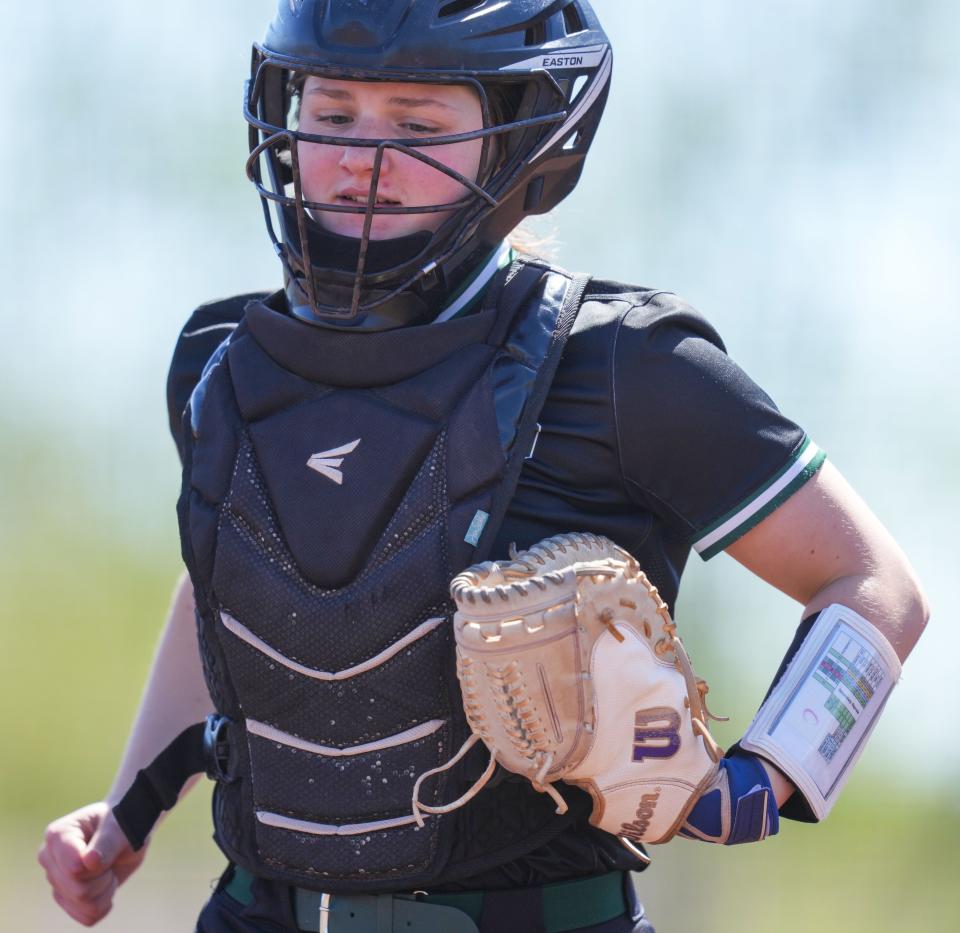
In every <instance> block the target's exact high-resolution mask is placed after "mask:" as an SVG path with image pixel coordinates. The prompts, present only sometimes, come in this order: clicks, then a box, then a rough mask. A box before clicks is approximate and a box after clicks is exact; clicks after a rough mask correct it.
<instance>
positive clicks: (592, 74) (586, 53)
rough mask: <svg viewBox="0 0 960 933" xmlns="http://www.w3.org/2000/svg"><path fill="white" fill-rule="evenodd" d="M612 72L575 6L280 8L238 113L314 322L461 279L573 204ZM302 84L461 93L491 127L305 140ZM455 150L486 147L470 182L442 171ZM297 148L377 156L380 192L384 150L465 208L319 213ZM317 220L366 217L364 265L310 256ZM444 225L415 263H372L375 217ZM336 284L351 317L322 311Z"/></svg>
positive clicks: (399, 2) (587, 14)
mask: <svg viewBox="0 0 960 933" xmlns="http://www.w3.org/2000/svg"><path fill="white" fill-rule="evenodd" d="M480 14H482V15H480ZM610 64H611V53H610V49H609V44H608V42H607V39H606V36H605V35H604V33H603V31H602V29H601V27H600V25H599V23H598V22H597V20H596V17H595V15H594V13H593V11H592V9H591V8H590V7H589V5H588V4H587V3H585V2H581V0H570V2H568V3H563V2H562V0H560V2H558V0H533V2H526V3H524V4H521V5H516V4H506V5H503V4H500V3H495V2H491V0H480V2H474V3H468V4H467V3H458V2H451V0H447V2H439V0H378V2H376V3H370V2H369V0H368V2H360V0H337V2H336V3H331V2H328V0H302V2H299V3H297V4H291V3H290V2H289V0H280V3H279V8H278V12H277V16H276V18H275V19H274V21H273V22H272V23H271V24H270V26H269V28H268V31H267V35H266V38H265V39H264V41H263V43H261V44H259V45H255V46H254V52H253V62H252V67H251V77H250V80H249V82H248V84H247V91H246V95H245V108H244V109H245V116H246V119H247V121H248V123H249V125H250V152H251V154H250V158H249V160H248V163H247V171H248V175H249V177H250V178H251V180H252V181H253V182H254V184H255V186H256V187H257V190H258V192H259V194H260V196H261V199H262V201H263V207H264V214H265V218H266V221H267V228H268V232H269V235H270V237H271V240H272V241H273V243H274V246H275V248H276V250H277V252H278V254H279V256H280V258H281V260H282V262H283V263H284V266H285V269H286V274H287V276H288V278H289V277H295V278H296V279H298V280H300V281H301V282H302V285H303V287H304V291H305V293H307V294H309V295H311V297H310V302H311V303H312V304H313V306H314V311H315V313H316V314H318V315H321V316H325V315H328V316H331V317H334V318H343V317H355V316H356V315H358V314H362V313H363V312H364V311H366V310H369V309H371V308H373V307H375V306H376V305H378V304H382V303H384V302H388V301H390V300H391V299H392V297H394V296H396V295H398V294H399V293H401V292H402V291H404V290H405V289H409V288H411V287H414V286H419V287H421V288H424V287H429V286H430V284H431V283H434V282H436V283H441V284H443V283H450V282H453V281H455V280H456V278H457V275H458V271H459V270H460V269H461V267H462V266H463V264H464V263H465V262H467V261H468V259H469V257H471V256H472V255H474V254H475V253H476V252H477V250H478V249H479V248H482V247H484V246H487V247H489V246H493V245H495V244H496V243H498V242H500V241H501V240H502V239H503V238H504V237H505V236H506V235H507V234H508V233H509V232H510V231H511V230H512V229H513V228H514V227H515V226H516V225H517V224H518V223H519V222H520V221H521V220H522V219H523V218H524V217H525V216H528V215H530V214H539V213H544V212H546V211H548V210H550V209H551V208H552V207H553V206H554V205H555V204H557V203H558V202H559V201H560V200H562V198H563V197H565V196H566V195H567V194H568V193H569V192H570V191H572V190H573V187H574V186H575V185H576V182H577V180H578V178H579V175H580V171H581V168H582V162H583V158H584V157H585V155H586V152H587V150H588V148H589V145H590V142H591V141H592V139H593V135H594V133H595V131H596V126H597V123H598V122H599V118H600V114H601V113H602V110H603V106H604V103H605V100H606V95H607V91H608V86H609V76H610ZM308 75H320V76H324V77H328V78H334V79H339V80H361V81H381V82H382V81H393V82H414V83H416V82H421V83H425V84H466V85H468V86H470V87H472V88H473V89H474V90H475V91H476V92H477V94H478V96H479V97H480V101H481V106H482V110H483V114H484V126H483V128H482V129H478V130H477V131H476V132H474V133H468V134H460V135H458V136H457V137H449V138H447V137H433V138H428V139H424V138H415V139H405V140H356V139H352V138H348V137H337V136H333V135H331V136H327V135H323V136H319V135H316V134H313V135H311V134H307V133H305V132H303V131H301V129H300V127H299V126H298V125H297V122H296V119H295V117H296V112H297V111H296V107H297V103H298V102H297V91H298V89H299V88H300V87H302V83H303V80H304V79H305V77H306V76H308ZM448 139H449V142H455V141H459V142H463V141H469V140H472V139H482V140H483V151H482V153H481V164H480V170H479V172H478V176H477V178H476V179H472V178H471V179H465V178H463V176H460V175H458V174H457V173H456V172H455V171H453V170H452V169H450V168H449V167H448V166H445V165H443V164H442V163H440V162H438V161H437V160H436V159H434V158H433V156H432V153H431V148H432V147H433V146H436V145H438V144H439V145H442V144H444V142H446V141H448ZM299 143H315V144H318V145H331V146H337V147H350V146H365V147H367V148H372V149H373V150H374V163H373V165H374V173H373V174H374V178H376V177H377V171H378V167H379V165H380V164H381V161H382V159H383V157H384V154H385V153H386V152H388V151H398V152H402V153H405V154H406V155H408V156H410V157H413V158H416V159H419V160H420V161H421V162H424V163H425V164H427V165H430V166H432V167H433V168H434V169H435V170H436V171H438V172H442V173H443V174H445V175H447V176H449V177H450V178H454V179H455V180H456V181H458V182H459V184H460V186H461V187H462V188H463V189H464V190H465V191H466V194H465V196H463V197H462V198H460V199H459V200H457V201H456V203H454V204H449V203H448V204H433V205H427V206H424V207H412V208H407V207H405V206H402V205H396V204H394V205H390V204H383V203H379V204H378V203H377V200H376V189H375V186H373V185H372V186H371V193H370V197H369V198H368V200H367V203H366V204H362V203H358V204H356V205H350V204H347V203H344V202H343V200H342V199H341V201H340V203H338V204H319V203H313V202H310V201H308V200H307V199H306V198H305V197H304V194H303V187H302V184H301V179H300V178H299V168H298V150H297V146H298V144H299ZM320 211H325V212H330V213H352V214H357V215H361V216H362V217H363V224H362V230H363V233H362V234H361V236H360V237H358V238H357V239H358V240H359V242H358V245H357V249H356V250H355V255H356V264H355V265H353V266H351V267H345V266H343V265H340V264H339V262H335V261H334V259H335V258H336V257H337V256H338V255H339V252H338V251H329V250H325V249H324V250H322V251H321V253H319V254H318V253H317V252H315V250H314V249H313V244H314V241H316V240H317V230H318V229H321V228H320V225H319V224H318V223H317V220H316V217H317V214H318V212H320ZM438 211H446V212H448V213H449V214H450V216H448V217H446V218H445V219H444V220H443V221H442V222H441V223H440V224H439V225H438V226H437V228H436V229H435V230H432V231H429V234H430V235H429V237H428V240H427V241H426V242H425V243H424V245H423V248H422V249H419V250H418V251H416V253H415V254H414V255H409V254H406V253H403V255H400V254H399V253H397V254H396V260H397V261H396V262H394V263H392V264H391V263H387V264H384V263H382V262H380V261H377V260H375V259H374V254H379V255H381V256H382V255H383V251H382V250H380V249H379V248H377V247H374V246H373V244H374V243H375V242H376V241H375V240H373V238H372V236H371V231H372V230H373V221H374V219H375V218H376V217H377V216H378V215H381V214H383V215H385V214H430V213H436V212H438ZM321 232H322V231H321ZM320 239H322V236H321V238H320ZM401 252H402V251H401ZM330 285H336V286H348V287H349V288H350V289H351V292H350V293H351V296H352V297H351V301H350V302H349V306H348V307H346V308H343V307H339V306H333V305H331V304H328V303H326V302H323V301H322V300H319V299H318V297H317V296H318V294H319V293H320V292H321V291H324V290H325V287H326V286H330ZM374 296H375V297H374Z"/></svg>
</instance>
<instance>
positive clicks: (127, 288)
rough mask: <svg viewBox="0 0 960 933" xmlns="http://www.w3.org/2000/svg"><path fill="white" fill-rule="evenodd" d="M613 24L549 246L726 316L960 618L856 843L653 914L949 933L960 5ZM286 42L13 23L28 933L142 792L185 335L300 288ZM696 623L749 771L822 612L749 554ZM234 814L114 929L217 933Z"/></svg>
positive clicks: (8, 452)
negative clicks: (285, 248) (246, 91)
mask: <svg viewBox="0 0 960 933" xmlns="http://www.w3.org/2000/svg"><path fill="white" fill-rule="evenodd" d="M594 6H595V8H596V9H597V10H598V12H599V13H600V15H601V17H602V19H603V22H604V25H605V26H606V28H607V30H608V32H609V34H610V35H611V37H612V39H613V42H614V49H615V53H616V57H615V69H614V80H613V90H612V94H611V97H610V102H609V105H608V108H607V113H606V116H605V118H604V123H603V125H602V126H601V129H600V132H599V134H598V136H597V139H596V143H595V146H594V148H593V150H592V152H591V154H590V157H589V159H588V161H587V167H586V170H585V173H584V177H583V180H582V181H581V183H580V185H579V187H578V188H577V190H576V191H575V193H574V194H573V195H572V196H571V197H570V198H569V199H568V201H567V202H566V203H565V204H563V205H562V206H561V207H560V208H559V209H558V210H557V211H556V212H555V215H554V217H553V219H552V220H551V221H550V222H549V223H548V224H547V225H546V227H544V225H541V226H540V227H539V229H541V230H544V229H546V230H552V229H555V230H556V233H557V240H558V253H557V257H558V259H559V261H560V262H561V263H562V264H564V265H566V266H567V267H569V268H573V269H577V270H580V269H584V270H589V271H591V272H593V273H594V274H596V275H598V276H604V277H609V278H617V279H621V280H624V281H630V282H636V283H640V284H643V285H655V286H657V287H660V288H666V289H671V290H674V291H677V292H679V293H680V294H681V295H683V296H684V297H685V298H687V299H688V300H689V301H690V302H692V303H693V304H694V305H695V306H697V307H698V308H699V309H700V310H702V311H703V312H704V313H705V314H706V315H707V316H708V317H709V318H710V319H711V321H712V322H713V323H714V324H715V325H716V326H717V328H718V329H719V330H720V332H721V334H722V335H723V336H724V338H725V340H726V343H727V346H728V349H729V351H730V353H731V355H732V356H733V357H734V358H735V359H736V360H737V361H738V362H739V363H740V364H741V365H742V366H743V367H744V368H745V369H746V370H747V371H748V372H749V373H750V374H751V375H752V376H753V377H754V378H755V379H756V380H757V381H758V382H759V383H760V384H761V385H763V386H764V387H765V388H766V389H767V391H768V392H769V393H770V394H771V395H772V396H773V397H774V399H775V400H776V401H777V402H778V404H779V405H780V406H781V408H783V409H784V410H785V411H786V412H787V413H788V414H789V415H791V416H792V417H793V418H794V419H796V420H797V421H799V422H800V423H801V424H803V425H804V426H805V427H806V428H807V429H808V431H809V432H810V434H811V435H812V436H813V438H814V439H815V440H816V441H817V442H818V443H819V444H820V446H821V447H823V448H825V449H826V450H827V452H828V454H829V456H830V457H831V459H832V460H833V461H834V462H835V463H836V464H837V466H838V467H839V468H840V469H841V470H842V471H843V472H844V473H845V474H846V476H847V477H848V478H849V479H850V480H851V481H852V482H853V484H854V486H855V487H856V488H857V489H858V490H859V491H860V492H861V494H862V495H863V496H864V497H865V498H866V499H867V501H868V502H869V503H870V504H871V505H872V506H873V508H874V510H875V511H876V512H877V513H878V514H879V516H880V518H881V519H882V520H883V521H884V523H885V524H886V525H887V526H888V527H889V528H890V530H891V531H892V532H893V534H894V535H895V536H896V538H897V539H898V540H899V541H900V543H901V544H902V545H903V547H904V549H905V550H906V551H907V553H908V554H909V555H910V557H911V559H912V561H913V563H914V565H915V566H916V568H917V570H918V572H919V575H920V577H921V579H922V580H923V582H924V584H925V586H926V588H927V591H928V594H929V596H930V600H931V603H932V606H933V619H932V623H931V626H930V628H929V630H928V632H927V634H926V635H925V637H924V638H923V640H922V641H921V643H920V645H919V647H918V648H917V650H916V651H915V653H914V655H913V656H912V657H911V659H910V661H909V662H908V664H907V666H906V669H905V674H904V678H903V682H902V684H901V686H900V687H899V688H898V689H897V691H896V692H895V693H894V694H893V696H892V698H891V700H890V703H889V706H888V711H887V713H886V714H885V716H884V719H883V722H882V723H881V724H880V726H879V727H878V729H877V732H876V734H875V737H874V739H873V741H872V743H871V746H870V748H869V749H868V750H867V752H866V753H865V755H864V758H863V761H862V763H861V765H860V767H859V768H858V771H857V774H856V775H855V776H854V779H853V780H852V782H851V784H850V787H849V790H848V792H847V795H846V797H845V799H844V800H843V801H842V802H841V803H840V804H839V805H838V807H837V809H836V810H835V812H834V814H833V815H832V816H831V819H830V821H829V822H828V823H827V824H826V825H825V826H822V827H818V828H816V830H813V829H811V828H809V827H802V826H797V825H796V824H791V825H788V826H786V827H785V828H784V831H783V832H782V833H781V835H780V836H779V837H777V838H776V839H774V840H770V841H769V842H767V843H765V844H764V845H763V846H760V847H744V848H743V849H742V850H739V849H738V850H725V851H719V852H718V851H716V850H713V849H710V848H709V847H705V846H699V847H698V846H692V845H689V844H687V843H685V842H676V843H674V844H672V845H671V846H668V847H665V848H662V849H659V850H656V851H655V853H654V854H655V856H656V860H657V862H658V863H659V864H655V865H654V868H653V869H652V870H651V871H650V872H648V873H646V874H645V875H644V876H642V877H641V880H640V885H641V888H642V889H643V892H644V897H645V899H646V900H647V901H648V903H649V905H650V907H651V911H652V913H653V919H654V920H655V921H656V922H657V928H658V930H660V931H661V933H662V931H672V930H682V929H686V928H690V927H693V926H694V925H696V926H697V927H698V928H699V929H717V930H720V929H737V930H742V929H775V930H793V929H797V930H801V929H803V930H806V929H809V928H810V927H811V926H812V925H813V923H817V924H818V929H821V930H833V929H838V930H839V929H844V930H845V931H848V933H849V931H851V930H861V929H862V930H867V929H870V930H874V931H876V930H894V929H901V928H903V927H907V928H910V929H917V930H928V929H929V930H934V929H942V928H944V927H945V926H946V925H947V923H948V922H949V921H948V920H947V919H946V918H948V917H950V918H952V919H953V920H955V918H956V915H957V908H958V900H957V896H956V894H955V887H954V886H951V885H953V882H952V880H951V879H952V878H953V877H954V875H955V872H956V869H957V868H958V867H960V860H958V858H957V856H956V842H955V839H956V832H957V829H958V824H960V807H958V804H957V799H956V794H955V789H954V788H955V783H956V779H957V776H958V769H960V752H958V745H957V742H956V740H955V736H956V728H957V727H956V724H955V722H954V718H955V717H954V715H953V713H954V710H955V707H956V698H955V695H954V694H953V690H955V689H956V685H957V677H956V674H957V654H958V651H960V634H958V630H957V628H956V627H955V624H954V616H955V612H954V609H953V603H954V602H955V601H956V597H955V591H954V590H953V583H954V582H956V579H957V569H956V565H957V557H956V548H955V546H954V545H951V544H950V541H951V540H952V528H953V526H954V524H955V523H956V519H957V515H958V498H960V497H958V494H957V481H956V476H957V472H956V471H957V470H958V467H960V444H958V432H957V422H958V415H960V403H958V396H957V391H956V389H955V387H954V383H953V379H954V378H955V377H956V373H957V369H958V366H957V363H956V361H955V358H954V354H955V348H956V347H957V346H958V337H960V325H958V305H960V261H958V260H960V256H958V253H960V193H958V182H957V172H958V168H957V167H958V166H960V112H958V110H960V106H958V101H960V5H958V4H956V3H955V2H953V0H910V2H908V0H843V2H835V0H834V2H828V0H806V2H804V3H793V4H787V3H763V2H760V0H725V2H709V0H674V2H671V3H658V2H653V0H595V2H594ZM273 9H274V4H273V3H272V2H271V0H192V2H190V0H166V2H164V3H162V4H150V5H147V6H144V5H142V4H131V3H127V2H121V0H91V2H88V3H84V4H77V3H70V2H66V0H48V2H45V3H38V4H23V3H20V4H13V3H5V4H4V15H3V21H4V22H5V23H6V25H7V31H6V36H7V42H6V46H7V49H6V52H5V67H4V76H5V81H6V85H7V87H6V93H5V94H4V95H3V100H2V103H0V108H2V113H3V116H4V119H3V124H4V125H5V126H6V127H7V140H8V141H7V144H6V145H5V146H4V147H3V149H2V155H0V159H2V174H3V178H4V179H5V181H6V184H5V185H4V186H3V189H2V192H0V203H2V213H3V218H4V224H3V230H4V233H3V249H2V250H0V280H2V282H3V286H4V287H3V293H2V298H0V309H2V327H3V339H2V341H0V369H2V373H3V382H2V384H3V392H2V396H0V432H2V446H0V469H2V476H0V545H2V548H3V560H2V562H0V567H2V569H0V574H2V577H0V585H2V594H3V595H2V597H0V607H2V608H0V611H2V626H3V628H2V637H3V643H4V648H3V650H2V651H0V703H2V709H3V714H2V721H3V728H4V739H3V752H2V760H3V765H2V768H0V807H2V812H0V834H2V837H0V859H2V861H0V892H4V893H5V894H6V898H5V903H7V904H8V905H9V904H11V903H13V904H15V905H16V911H18V913H15V914H14V919H15V922H16V926H15V927H10V929H14V928H16V929H18V930H31V931H32V930H44V931H47V930H49V931H59V930H66V929H72V928H73V927H72V925H71V924H69V922H67V921H65V920H61V919H60V917H59V915H58V913H57V911H56V909H55V908H54V907H53V905H52V904H51V903H50V902H49V898H48V895H47V893H46V891H45V886H44V883H43V879H42V875H41V872H40V870H39V869H38V868H37V867H36V865H35V864H34V862H33V857H34V852H35V849H36V847H37V845H38V844H39V841H40V837H41V833H42V829H43V826H44V825H45V824H46V822H47V821H48V820H49V819H51V818H53V817H54V816H57V815H59V814H60V813H63V812H66V811H67V810H69V809H73V808H74V807H76V806H79V805H80V804H83V803H86V802H88V801H90V800H94V799H98V798H99V797H101V796H102V795H103V793H104V792H105V790H106V788H107V786H108V785H109V782H110V780H111V777H112V771H113V767H114V765H115V762H116V759H117V756H118V755H119V752H120V750H121V748H122V745H123V742H124V739H125V735H126V730H127V728H128V724H129V721H130V718H131V715H132V711H133V707H134V704H135V703H136V699H137V696H138V694H139V690H140V686H141V684H142V682H143V677H144V674H145V671H146V669H147V666H148V664H149V660H150V655H151V651H152V646H153V644H154V641H155V639H156V635H157V632H158V629H159V626H160V624H161V621H162V618H163V615H164V612H165V609H166V601H167V598H168V595H169V592H170V590H171V588H172V585H173V581H174V579H175V577H176V574H177V573H178V570H179V557H178V546H177V540H176V523H175V516H174V512H173V506H174V502H175V499H176V495H177V490H178V485H179V469H178V464H177V459H176V454H175V451H174V447H173V444H172V443H171V441H170V438H169V436H168V433H167V428H166V411H165V402H164V380H165V375H166V368H167V365H168V362H169V355H170V351H171V349H172V347H173V344H174V341H175V338H176V335H177V333H178V331H179V329H180V327H181V326H182V324H183V321H184V320H185V318H186V316H187V315H188V314H189V312H190V311H191V309H192V308H193V307H195V306H196V305H197V304H199V303H200V302H202V301H205V300H207V299H210V298H214V297H220V296H225V295H228V294H232V293H236V292H241V291H247V290H252V289H257V288H272V287H274V286H276V285H278V284H279V282H280V267H279V263H278V262H277V260H276V259H275V257H274V255H273V252H272V250H271V248H270V246H269V243H268V240H267V237H266V233H265V231H264V229H263V222H262V215H261V211H260V206H259V202H258V199H257V198H256V196H255V193H254V191H253V188H252V186H250V185H249V183H248V182H247V181H246V179H245V177H244V172H243V163H244V159H245V153H246V127H245V125H244V124H243V121H242V117H241V112H240V105H241V91H242V84H243V81H244V79H245V77H246V71H247V68H248V62H249V46H250V42H251V41H252V40H253V39H257V38H259V37H260V36H262V34H263V31H264V27H265V25H266V22H267V20H268V19H269V18H270V16H271V15H272V13H273ZM951 374H953V375H951ZM677 616H678V619H679V622H680V627H681V628H680V630H681V632H682V633H683V634H684V636H685V638H686V640H687V642H688V644H689V645H690V646H691V649H692V654H693V655H694V659H695V661H696V662H697V667H698V672H699V673H700V674H702V675H703V676H705V677H706V678H707V679H708V680H709V681H710V683H711V685H712V692H711V705H712V706H713V707H715V708H716V709H717V710H718V711H720V712H724V713H729V714H730V715H731V717H732V722H731V724H730V725H729V726H726V727H721V729H720V730H719V731H720V739H721V741H722V742H725V743H729V742H732V741H733V740H734V739H736V738H737V737H738V736H739V734H740V733H741V732H742V730H743V728H744V727H745V726H746V724H747V723H748V721H749V719H750V717H751V715H752V713H753V711H754V709H755V708H756V705H757V703H758V702H759V700H760V699H761V698H762V695H763V691H764V690H765V688H766V685H767V682H768V680H769V677H770V675H771V674H772V672H773V671H774V670H775V668H776V666H777V664H778V662H779V660H780V657H781V656H782V653H783V651H784V649H785V647H786V645H787V644H788V642H789V640H790V638H791V636H792V632H793V627H794V625H795V624H796V622H797V621H798V620H799V608H798V607H797V606H796V605H794V604H792V603H791V602H790V601H789V600H788V599H786V598H785V597H783V596H780V595H779V594H777V593H775V592H772V591H770V590H769V589H768V588H767V587H765V586H764V585H763V584H761V583H760V582H758V581H755V580H753V579H751V578H750V577H749V575H748V574H747V573H746V572H745V571H743V570H742V569H740V568H739V567H738V565H736V564H735V563H734V562H733V561H732V560H730V559H729V558H727V557H726V556H721V557H718V558H716V559H714V560H713V561H711V562H710V563H708V564H702V563H701V562H700V560H699V559H698V558H697V557H695V556H694V557H692V558H691V562H690V565H689V569H688V572H687V578H686V583H685V586H684V590H683V593H682V595H681V598H680V601H679V604H678V607H677ZM204 793H205V791H204V792H198V793H195V794H194V799H191V800H190V801H189V802H188V803H186V804H185V805H184V806H183V808H182V811H181V812H178V813H176V814H175V815H174V816H173V817H172V818H171V820H170V821H169V824H170V825H169V826H168V827H165V829H164V831H163V833H161V834H160V836H159V837H158V840H157V842H156V843H155V845H154V849H155V851H154V853H152V855H151V858H150V860H149V861H148V863H147V867H146V868H145V869H144V870H143V872H141V876H138V877H136V878H135V879H134V880H133V881H131V883H130V885H129V888H128V889H125V890H124V891H122V892H121V895H120V899H119V901H118V908H117V910H116V911H115V913H114V915H112V916H111V918H109V919H108V920H107V921H105V922H104V924H103V925H102V926H101V929H104V930H118V931H119V930H148V931H149V930H158V931H159V930H180V929H183V930H186V929H188V928H189V923H190V919H189V918H191V917H192V916H194V915H195V912H196V908H197V905H199V904H200V903H201V902H202V900H203V898H204V896H205V892H206V890H207V886H208V881H209V879H210V878H212V877H213V876H214V875H215V874H216V873H217V872H218V871H219V870H220V867H221V866H222V859H221V858H220V857H219V856H218V855H217V853H216V852H215V850H214V848H213V845H212V843H210V842H209V827H208V826H207V825H206V819H207V818H206V815H205V813H204V806H205V803H204V800H203V794H204ZM198 878H200V879H202V880H201V881H200V882H199V883H198V880H197V879H198ZM917 885H923V886H925V887H926V890H927V893H926V894H924V896H923V897H918V896H917V892H918V887H917ZM693 888H695V890H696V892H697V893H696V894H691V893H690V891H691V889H693ZM744 904H749V905H750V917H751V919H750V921H749V922H750V924H753V925H748V926H746V927H744V926H742V925H739V921H738V917H741V915H742V909H743V905H744ZM718 918H720V919H718ZM731 918H732V919H731ZM725 924H728V925H725Z"/></svg>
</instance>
